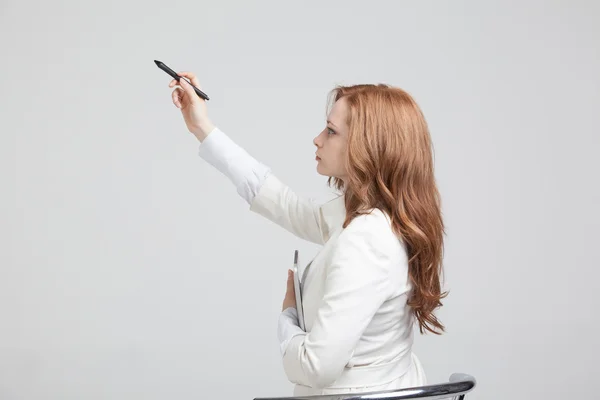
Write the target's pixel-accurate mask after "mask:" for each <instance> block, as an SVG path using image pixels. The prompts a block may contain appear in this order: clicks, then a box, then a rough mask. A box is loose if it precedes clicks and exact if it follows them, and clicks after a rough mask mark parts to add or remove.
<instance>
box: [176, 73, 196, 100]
mask: <svg viewBox="0 0 600 400" xmlns="http://www.w3.org/2000/svg"><path fill="white" fill-rule="evenodd" d="M179 83H180V84H181V87H182V88H183V90H184V91H185V93H186V94H187V95H188V97H189V100H190V102H191V103H195V102H197V101H198V100H199V97H198V96H197V95H196V92H195V91H194V88H193V87H192V85H190V84H189V83H187V82H186V81H185V79H181V80H180V81H179Z"/></svg>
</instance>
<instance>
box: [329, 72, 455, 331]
mask: <svg viewBox="0 0 600 400" xmlns="http://www.w3.org/2000/svg"><path fill="white" fill-rule="evenodd" d="M342 97H343V98H344V99H345V101H346V104H347V106H348V120H347V121H346V122H347V125H348V128H349V130H348V151H347V157H346V160H345V162H346V174H347V176H346V179H345V181H346V182H344V181H342V180H341V179H339V178H335V177H331V178H329V181H328V183H329V185H331V186H334V187H335V188H336V189H338V190H341V191H343V193H344V194H345V203H346V219H345V221H344V227H346V226H347V225H348V224H349V223H350V221H352V219H353V218H354V217H356V216H357V215H360V214H364V213H368V212H369V210H371V209H373V208H378V209H381V210H382V211H384V212H385V213H387V215H388V216H389V217H390V219H391V225H392V229H393V230H394V232H395V234H396V235H397V236H398V237H399V238H400V239H401V240H402V241H403V243H404V244H405V246H406V249H407V252H408V258H409V261H408V264H409V279H410V281H411V283H412V286H413V290H412V292H411V295H410V297H409V301H408V304H409V306H411V307H412V309H413V312H414V315H415V317H416V319H417V320H418V324H419V330H420V332H421V333H423V332H424V331H425V330H428V331H430V332H433V333H435V334H440V333H441V332H443V331H444V330H445V328H444V326H443V325H442V323H441V322H440V321H439V320H438V319H437V318H436V316H435V315H434V311H435V309H436V308H437V307H440V306H442V303H441V299H442V298H443V297H445V296H446V295H447V293H446V292H444V293H442V291H441V275H442V258H443V236H444V233H445V232H444V223H443V220H442V215H441V214H442V213H441V205H440V195H439V192H438V189H437V186H436V182H435V177H434V166H433V146H432V141H431V137H430V133H429V128H428V126H427V123H426V121H425V117H424V116H423V113H422V111H421V109H420V108H419V106H418V105H417V104H416V102H415V101H414V100H413V98H412V97H411V96H410V95H409V94H408V93H407V92H405V91H404V90H402V89H399V88H395V87H392V86H389V85H384V84H378V85H354V86H338V87H336V88H335V89H334V90H332V91H331V93H330V99H329V100H330V106H331V105H332V104H333V102H335V101H338V100H339V99H341V98H342Z"/></svg>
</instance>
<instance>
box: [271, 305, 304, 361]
mask: <svg viewBox="0 0 600 400" xmlns="http://www.w3.org/2000/svg"><path fill="white" fill-rule="evenodd" d="M298 335H306V332H304V331H303V330H302V328H300V326H299V324H298V310H296V307H288V308H286V309H285V310H283V311H282V312H281V314H279V320H278V323H277V338H278V339H279V349H280V351H281V356H283V355H285V352H286V350H287V346H288V343H289V342H290V340H292V338H293V337H294V336H298Z"/></svg>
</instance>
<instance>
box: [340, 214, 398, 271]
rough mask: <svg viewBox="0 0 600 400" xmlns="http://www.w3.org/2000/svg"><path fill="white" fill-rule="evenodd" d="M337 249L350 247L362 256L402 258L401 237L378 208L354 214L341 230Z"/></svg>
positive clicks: (388, 258) (390, 259) (396, 259)
mask: <svg viewBox="0 0 600 400" xmlns="http://www.w3.org/2000/svg"><path fill="white" fill-rule="evenodd" d="M337 248H338V250H340V249H341V250H348V249H352V250H351V251H352V252H356V253H360V255H361V256H363V257H371V258H377V259H378V260H380V261H386V260H387V261H390V262H397V261H398V260H399V259H401V258H404V254H405V253H404V247H403V245H402V241H401V239H400V238H399V237H398V236H397V235H396V234H395V233H394V231H393V229H392V224H391V220H390V218H389V216H388V215H387V214H386V213H385V212H383V211H382V210H379V209H373V210H371V211H370V212H369V213H367V214H361V215H358V216H356V217H355V218H353V219H352V221H350V223H349V224H348V226H346V228H345V229H343V230H342V232H341V233H340V236H339V238H338V243H337Z"/></svg>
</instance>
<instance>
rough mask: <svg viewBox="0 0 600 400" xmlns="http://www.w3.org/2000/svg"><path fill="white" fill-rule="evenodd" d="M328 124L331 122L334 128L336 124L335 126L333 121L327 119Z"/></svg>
mask: <svg viewBox="0 0 600 400" xmlns="http://www.w3.org/2000/svg"><path fill="white" fill-rule="evenodd" d="M327 123H328V124H331V125H332V126H333V127H334V128H337V126H335V124H334V123H333V122H331V121H330V120H327Z"/></svg>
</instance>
